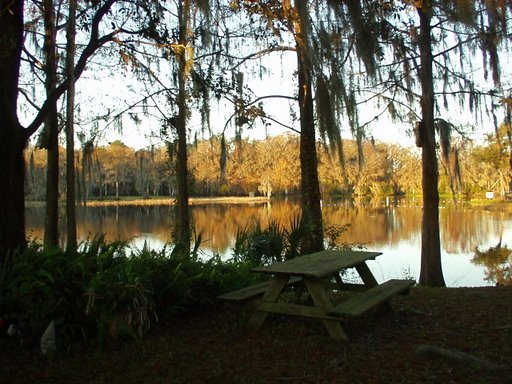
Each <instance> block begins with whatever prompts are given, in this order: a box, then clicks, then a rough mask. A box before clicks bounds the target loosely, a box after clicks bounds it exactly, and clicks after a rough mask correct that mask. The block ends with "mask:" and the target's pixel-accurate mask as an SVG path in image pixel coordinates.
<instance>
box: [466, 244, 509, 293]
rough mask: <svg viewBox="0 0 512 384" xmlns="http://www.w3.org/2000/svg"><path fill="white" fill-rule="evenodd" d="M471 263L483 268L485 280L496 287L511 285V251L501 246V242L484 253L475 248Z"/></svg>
mask: <svg viewBox="0 0 512 384" xmlns="http://www.w3.org/2000/svg"><path fill="white" fill-rule="evenodd" d="M472 262H473V263H475V264H476V265H483V266H485V268H486V270H485V280H487V281H490V282H493V283H496V284H498V285H512V250H511V249H509V248H508V247H507V246H502V245H501V241H500V244H498V245H497V246H495V247H489V249H487V250H485V251H480V250H479V249H478V248H477V249H476V251H475V255H474V256H473V260H472Z"/></svg>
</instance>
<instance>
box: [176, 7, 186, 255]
mask: <svg viewBox="0 0 512 384" xmlns="http://www.w3.org/2000/svg"><path fill="white" fill-rule="evenodd" d="M179 7H180V12H179V23H180V44H179V48H178V52H177V53H178V55H177V57H178V66H179V75H178V118H177V121H176V130H177V133H178V148H177V163H176V175H177V179H178V198H177V200H178V204H177V222H176V229H175V241H176V246H177V248H176V250H177V251H178V252H179V253H180V254H182V255H188V253H189V252H190V214H189V207H188V198H189V192H188V168H187V164H188V158H187V156H188V154H187V94H186V93H187V91H186V79H187V73H186V66H187V57H186V47H187V43H188V41H187V40H188V39H187V33H188V32H187V22H188V15H189V7H190V4H189V2H188V1H184V2H182V3H180V6H179Z"/></svg>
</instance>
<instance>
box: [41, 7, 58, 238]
mask: <svg viewBox="0 0 512 384" xmlns="http://www.w3.org/2000/svg"><path fill="white" fill-rule="evenodd" d="M43 7H44V10H43V11H44V25H45V33H46V35H45V39H44V51H45V58H46V63H45V72H46V81H45V86H46V97H47V98H50V95H51V94H52V93H53V92H54V91H55V88H56V87H57V55H56V26H55V10H54V7H53V1H52V0H44V5H43ZM43 135H44V139H43V140H44V142H43V146H44V147H45V148H46V150H47V164H46V217H45V226H44V243H45V245H47V246H49V247H57V246H58V245H59V121H58V116H57V100H55V101H52V103H51V105H50V106H49V108H48V117H47V119H46V121H45V131H44V132H43Z"/></svg>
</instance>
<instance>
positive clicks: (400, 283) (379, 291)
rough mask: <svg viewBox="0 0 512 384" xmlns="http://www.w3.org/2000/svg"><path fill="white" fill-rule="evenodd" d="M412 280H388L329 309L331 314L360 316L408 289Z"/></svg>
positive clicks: (411, 284) (412, 282)
mask: <svg viewBox="0 0 512 384" xmlns="http://www.w3.org/2000/svg"><path fill="white" fill-rule="evenodd" d="M414 284H415V282H414V280H389V281H386V282H385V283H382V284H380V285H378V286H376V287H374V288H371V289H369V290H367V291H365V292H363V293H361V294H358V295H357V296H354V297H352V298H351V299H349V300H347V301H344V302H343V303H341V304H339V305H337V306H336V307H334V308H333V309H332V310H330V311H329V314H331V315H342V316H360V315H362V314H364V313H365V312H367V311H369V310H370V309H372V308H374V307H376V306H378V305H380V304H383V303H385V302H387V301H388V300H390V299H391V298H392V297H393V296H395V295H397V294H400V293H404V292H406V291H408V290H409V289H410V288H411V287H412V286H413V285H414Z"/></svg>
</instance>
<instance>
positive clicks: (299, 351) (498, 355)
mask: <svg viewBox="0 0 512 384" xmlns="http://www.w3.org/2000/svg"><path fill="white" fill-rule="evenodd" d="M511 298H512V287H481V288H442V289H441V288H437V289H434V288H413V289H412V291H411V293H410V294H409V295H408V296H405V297H397V298H395V299H394V300H393V302H392V311H385V312H384V311H381V312H378V313H375V314H372V315H368V316H365V317H363V318H360V319H355V320H351V321H347V322H345V323H344V329H345V330H346V332H347V334H348V335H349V337H350V338H351V340H350V342H348V343H341V342H339V341H335V340H333V339H331V338H330V337H329V336H328V335H327V332H326V330H325V328H324V327H323V324H322V323H321V322H319V321H317V320H304V319H297V318H291V317H281V316H272V317H270V318H269V319H268V320H267V322H265V324H264V325H263V328H262V329H261V330H260V331H250V330H248V329H247V327H246V322H247V320H248V316H249V315H250V312H249V311H248V310H246V309H245V308H243V307H238V306H230V305H224V304H221V303H220V304H218V305H216V306H214V307H213V308H210V309H208V310H205V311H202V312H200V313H195V314H187V315H183V316H181V317H180V318H179V320H178V321H175V322H172V323H168V324H162V323H160V324H159V325H158V326H157V327H156V328H155V329H154V330H153V331H152V332H151V333H150V334H149V335H147V336H146V337H145V338H144V340H143V341H141V342H139V343H135V342H133V341H127V340H124V341H123V340H118V341H116V342H112V341H111V342H108V343H106V344H105V346H104V348H103V350H102V351H98V348H97V347H92V346H90V347H85V346H81V347H80V348H78V347H76V346H75V347H73V348H71V349H69V350H67V351H58V352H57V353H56V354H55V356H53V357H52V358H47V357H43V356H41V355H39V354H37V353H36V352H34V351H22V350H20V349H19V347H18V346H17V344H15V342H14V341H13V340H6V339H3V340H0V342H1V344H0V347H1V349H0V366H1V368H0V382H1V383H123V384H129V383H222V384H229V383H415V384H419V383H436V384H439V383H499V384H505V383H512V370H510V369H511V368H512V306H511Z"/></svg>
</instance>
